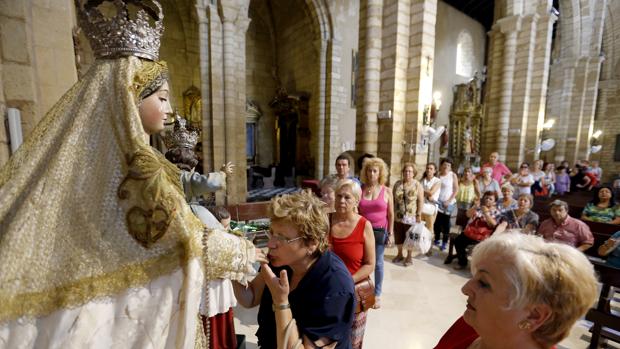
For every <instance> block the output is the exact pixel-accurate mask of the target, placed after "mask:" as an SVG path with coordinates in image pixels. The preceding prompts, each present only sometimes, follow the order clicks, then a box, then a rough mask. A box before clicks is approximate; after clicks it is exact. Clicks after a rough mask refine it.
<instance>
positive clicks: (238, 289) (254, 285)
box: [232, 274, 265, 308]
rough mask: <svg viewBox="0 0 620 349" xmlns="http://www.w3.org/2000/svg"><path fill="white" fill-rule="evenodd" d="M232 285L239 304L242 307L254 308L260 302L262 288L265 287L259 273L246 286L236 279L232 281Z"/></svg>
mask: <svg viewBox="0 0 620 349" xmlns="http://www.w3.org/2000/svg"><path fill="white" fill-rule="evenodd" d="M232 285H233V291H234V292H235V298H237V301H238V302H239V304H241V306H243V307H244V308H254V307H255V306H257V305H258V304H259V303H260V299H261V297H262V296H263V290H264V289H265V281H264V280H263V277H262V276H261V274H258V275H256V277H255V278H254V280H252V282H250V283H249V284H248V286H247V287H245V286H243V285H242V284H240V283H239V282H237V281H233V282H232Z"/></svg>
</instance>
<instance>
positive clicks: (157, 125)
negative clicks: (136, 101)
mask: <svg viewBox="0 0 620 349" xmlns="http://www.w3.org/2000/svg"><path fill="white" fill-rule="evenodd" d="M138 110H139V112H140V119H141V120H142V127H143V128H144V131H145V132H146V133H147V134H149V135H152V134H155V133H159V132H161V131H163V130H164V122H165V121H166V120H167V119H168V114H172V107H171V106H170V101H169V88H168V82H164V84H163V85H161V87H160V88H159V90H157V91H155V93H153V94H152V95H150V96H148V97H146V98H145V99H143V100H142V102H141V103H140V106H139V107H138Z"/></svg>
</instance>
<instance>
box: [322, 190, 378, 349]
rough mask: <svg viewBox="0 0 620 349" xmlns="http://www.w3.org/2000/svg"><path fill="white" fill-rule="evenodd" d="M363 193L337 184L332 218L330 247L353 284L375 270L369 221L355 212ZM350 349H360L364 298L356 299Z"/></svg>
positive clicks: (362, 338)
mask: <svg viewBox="0 0 620 349" xmlns="http://www.w3.org/2000/svg"><path fill="white" fill-rule="evenodd" d="M361 195H362V190H361V189H360V187H359V185H357V183H355V182H354V181H353V180H351V179H344V180H340V181H338V183H337V184H336V200H335V203H336V204H335V211H336V212H334V214H332V216H331V219H330V225H331V229H330V233H329V244H330V246H331V249H332V251H333V252H334V253H335V254H336V255H337V256H338V257H340V259H342V261H343V262H344V265H345V266H346V267H347V269H348V270H349V273H351V276H352V277H353V282H355V283H356V284H357V283H360V282H364V281H365V280H368V278H369V277H370V274H372V272H373V271H374V270H375V235H374V233H373V230H372V225H371V224H370V221H369V220H367V219H366V218H364V217H363V216H360V215H359V214H357V213H356V209H357V205H358V203H359V202H360V197H361ZM356 303H357V305H356V309H355V318H354V320H353V330H352V332H351V347H352V348H353V349H356V348H361V347H362V344H363V340H364V330H365V327H366V314H367V311H368V308H367V306H365V304H364V302H363V301H362V299H361V297H358V299H357V302H356Z"/></svg>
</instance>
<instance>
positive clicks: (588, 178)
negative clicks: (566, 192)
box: [577, 176, 592, 188]
mask: <svg viewBox="0 0 620 349" xmlns="http://www.w3.org/2000/svg"><path fill="white" fill-rule="evenodd" d="M583 180H584V182H583V183H582V184H577V188H585V187H587V186H588V185H590V182H592V180H591V179H590V177H588V176H583Z"/></svg>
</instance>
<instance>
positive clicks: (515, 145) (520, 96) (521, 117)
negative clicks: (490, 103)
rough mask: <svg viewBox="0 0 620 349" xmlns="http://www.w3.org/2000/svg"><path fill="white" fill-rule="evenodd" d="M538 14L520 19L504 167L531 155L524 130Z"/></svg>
mask: <svg viewBox="0 0 620 349" xmlns="http://www.w3.org/2000/svg"><path fill="white" fill-rule="evenodd" d="M537 21H538V14H536V13H534V14H530V15H527V16H523V17H521V30H520V31H519V32H518V35H517V42H516V46H515V49H516V52H515V53H516V56H515V59H514V64H515V66H514V72H513V79H512V81H513V83H512V84H511V85H512V96H511V97H512V99H511V101H510V114H509V115H511V117H510V120H509V121H508V125H509V128H508V138H507V139H506V141H507V144H510V149H506V153H505V154H506V163H508V164H512V165H514V166H518V164H520V163H521V162H523V160H524V159H525V156H526V154H530V155H532V154H534V147H536V143H535V142H534V143H533V144H527V145H526V143H525V136H526V130H527V128H528V121H529V103H530V97H531V94H530V92H531V83H532V67H533V64H534V58H535V57H536V53H535V52H534V48H535V44H536V25H537Z"/></svg>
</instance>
